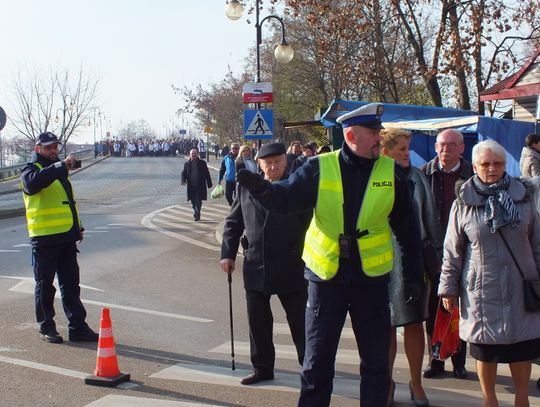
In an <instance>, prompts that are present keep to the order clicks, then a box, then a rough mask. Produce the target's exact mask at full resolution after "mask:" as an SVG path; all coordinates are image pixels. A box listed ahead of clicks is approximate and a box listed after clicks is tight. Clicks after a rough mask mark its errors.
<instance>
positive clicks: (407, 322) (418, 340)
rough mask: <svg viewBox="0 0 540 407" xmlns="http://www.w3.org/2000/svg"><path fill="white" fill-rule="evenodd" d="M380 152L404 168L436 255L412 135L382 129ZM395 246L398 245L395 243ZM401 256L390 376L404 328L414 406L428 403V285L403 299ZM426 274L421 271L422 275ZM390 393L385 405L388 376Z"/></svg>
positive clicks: (425, 240) (432, 212) (394, 288)
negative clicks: (413, 162) (408, 300)
mask: <svg viewBox="0 0 540 407" xmlns="http://www.w3.org/2000/svg"><path fill="white" fill-rule="evenodd" d="M381 137H382V140H381V145H382V150H381V151H382V154H384V155H386V156H388V157H390V158H392V159H393V160H394V161H396V162H397V163H399V164H400V165H401V166H402V167H403V169H404V170H405V174H406V175H407V178H408V180H409V182H410V188H411V193H412V200H413V209H414V211H415V213H414V215H415V217H416V219H417V222H418V223H419V226H420V228H419V229H420V238H421V239H422V247H423V248H424V250H426V249H431V250H433V256H432V257H439V258H440V252H441V248H442V242H443V232H442V230H441V228H440V224H439V222H438V221H437V209H436V207H435V203H434V201H433V196H432V194H431V190H430V188H429V183H428V180H427V179H426V177H425V175H424V174H423V173H422V171H421V170H419V169H418V168H414V167H412V166H411V164H410V153H409V145H410V142H411V134H410V133H409V132H407V131H405V130H401V129H384V130H382V131H381ZM394 247H395V248H398V247H399V246H398V245H395V246H394ZM400 258H401V256H399V255H395V256H394V269H393V270H392V273H391V274H390V285H389V294H390V313H391V314H390V315H391V323H392V328H393V333H392V340H391V342H390V357H389V360H390V375H392V369H393V365H394V360H395V357H396V351H397V341H396V328H397V327H399V326H403V327H404V340H405V343H404V344H405V354H406V355H407V360H408V361H409V370H410V374H411V381H410V383H409V391H410V395H411V400H412V401H413V402H414V404H415V405H416V406H429V401H428V399H427V396H426V393H425V391H424V388H423V386H422V362H423V358H424V349H425V345H424V344H425V340H424V325H423V322H424V321H425V320H426V319H427V318H428V299H429V291H428V290H429V286H428V284H424V285H423V287H422V293H421V296H420V299H419V300H418V301H417V302H416V303H414V304H407V303H406V302H405V295H404V285H403V275H402V272H403V270H402V268H401V264H400V262H399V259H400ZM425 274H426V272H425V270H424V275H425ZM426 281H427V280H426ZM390 379H391V380H390V394H389V398H388V405H389V406H391V405H392V402H393V392H394V390H395V383H394V381H393V380H392V378H391V377H390Z"/></svg>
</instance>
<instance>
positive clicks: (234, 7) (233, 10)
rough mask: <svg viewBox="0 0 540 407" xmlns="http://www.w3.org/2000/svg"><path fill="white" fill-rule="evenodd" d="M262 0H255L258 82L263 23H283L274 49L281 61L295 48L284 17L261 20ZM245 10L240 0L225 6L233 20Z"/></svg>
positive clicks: (289, 58) (231, 1)
mask: <svg viewBox="0 0 540 407" xmlns="http://www.w3.org/2000/svg"><path fill="white" fill-rule="evenodd" d="M259 9H260V0H255V29H256V35H257V38H256V39H257V43H256V47H255V48H256V50H257V76H256V81H257V83H260V82H261V49H260V47H261V44H262V24H263V23H264V22H265V21H266V20H269V19H272V18H273V19H275V20H278V21H279V23H280V24H281V44H280V45H278V46H277V47H276V48H275V49H274V57H275V58H276V60H277V61H278V62H280V63H284V64H286V63H288V62H290V61H291V60H292V59H293V57H294V49H293V48H292V47H291V46H290V45H289V44H288V43H287V40H286V39H285V24H284V23H283V19H282V18H281V17H279V16H276V15H275V14H271V15H269V16H266V17H264V18H263V19H262V20H260V21H259V16H260V10H259ZM243 12H244V6H242V4H240V2H239V1H238V0H227V2H226V6H225V14H226V15H227V17H228V18H229V19H231V20H238V19H239V18H240V17H241V16H242V13H243ZM256 106H257V110H259V109H260V108H261V103H260V102H258V103H256ZM257 145H258V147H259V148H260V147H261V140H260V139H259V140H257Z"/></svg>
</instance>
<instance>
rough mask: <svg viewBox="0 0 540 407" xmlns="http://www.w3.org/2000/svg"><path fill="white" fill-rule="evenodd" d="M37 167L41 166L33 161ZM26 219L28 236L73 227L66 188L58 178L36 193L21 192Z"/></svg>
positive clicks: (41, 234)
mask: <svg viewBox="0 0 540 407" xmlns="http://www.w3.org/2000/svg"><path fill="white" fill-rule="evenodd" d="M34 164H35V165H36V166H37V167H38V168H39V169H42V168H43V166H42V165H41V164H39V163H37V162H35V163H34ZM23 199H24V206H25V207H26V221H27V224H28V234H29V235H30V237H35V236H48V235H56V234H58V233H65V232H67V231H68V230H70V229H71V228H72V227H73V214H72V213H71V208H70V207H69V204H68V203H67V202H68V196H67V193H66V190H65V189H64V187H63V186H62V184H61V183H60V181H58V180H54V181H53V183H52V184H51V185H49V186H48V187H47V188H43V189H42V190H41V191H39V192H38V193H37V194H33V195H28V194H26V193H24V192H23Z"/></svg>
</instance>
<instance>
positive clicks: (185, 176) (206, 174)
mask: <svg viewBox="0 0 540 407" xmlns="http://www.w3.org/2000/svg"><path fill="white" fill-rule="evenodd" d="M194 162H195V161H192V160H189V161H187V162H186V163H185V164H184V169H183V170H182V184H187V199H188V201H190V200H191V199H192V198H193V193H194V192H195V191H198V192H199V197H200V198H201V199H202V200H203V201H205V200H206V197H207V196H206V195H207V194H206V186H207V185H208V188H212V178H210V171H208V166H207V165H206V161H204V160H201V159H200V158H199V159H197V161H196V162H197V165H198V168H199V180H198V183H197V185H196V186H195V185H191V183H190V182H189V180H190V179H191V175H192V168H193V164H194Z"/></svg>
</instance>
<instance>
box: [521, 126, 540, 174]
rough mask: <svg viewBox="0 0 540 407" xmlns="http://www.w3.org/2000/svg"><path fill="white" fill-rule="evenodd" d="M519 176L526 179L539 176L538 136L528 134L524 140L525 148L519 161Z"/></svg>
mask: <svg viewBox="0 0 540 407" xmlns="http://www.w3.org/2000/svg"><path fill="white" fill-rule="evenodd" d="M519 169H520V170H521V176H523V177H526V178H531V177H538V176H539V175H540V135H539V134H529V135H528V136H527V137H526V138H525V147H523V150H522V151H521V157H520V159H519Z"/></svg>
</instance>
